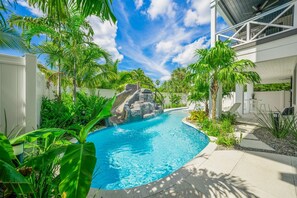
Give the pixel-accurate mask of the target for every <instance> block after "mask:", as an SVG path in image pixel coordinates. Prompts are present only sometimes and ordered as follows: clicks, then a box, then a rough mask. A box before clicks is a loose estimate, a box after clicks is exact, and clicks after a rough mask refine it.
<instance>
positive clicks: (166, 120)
mask: <svg viewBox="0 0 297 198" xmlns="http://www.w3.org/2000/svg"><path fill="white" fill-rule="evenodd" d="M186 116H187V111H185V110H177V111H171V112H167V113H164V114H162V115H160V116H158V117H155V118H152V119H148V120H143V121H140V122H133V123H129V124H124V125H120V126H117V127H109V128H106V129H103V130H99V131H97V132H95V133H93V134H90V135H89V137H88V139H87V141H88V142H94V144H95V147H96V156H97V164H96V167H95V171H94V175H93V181H92V187H93V188H100V189H105V190H118V189H126V188H132V187H136V186H140V185H143V184H147V183H150V182H153V181H156V180H158V179H161V178H163V177H165V176H167V175H169V174H171V173H172V172H174V171H176V170H177V169H179V168H180V167H182V166H183V165H184V164H186V163H187V162H188V161H190V160H191V159H192V158H193V157H194V156H196V155H197V154H198V153H199V152H200V151H201V150H202V149H204V148H205V147H206V146H207V144H208V143H209V139H208V137H207V136H206V135H204V134H203V133H201V132H199V131H197V130H196V129H194V128H192V127H189V126H187V125H186V124H183V123H182V119H183V118H184V117H186Z"/></svg>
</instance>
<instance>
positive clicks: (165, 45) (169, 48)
mask: <svg viewBox="0 0 297 198" xmlns="http://www.w3.org/2000/svg"><path fill="white" fill-rule="evenodd" d="M180 49H181V46H180V45H178V44H176V43H175V42H174V41H160V42H159V43H158V44H157V45H156V51H157V52H161V53H176V52H178V51H179V50H180Z"/></svg>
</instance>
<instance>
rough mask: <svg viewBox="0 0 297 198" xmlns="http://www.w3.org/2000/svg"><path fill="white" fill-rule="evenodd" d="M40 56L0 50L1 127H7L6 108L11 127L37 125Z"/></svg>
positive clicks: (9, 129) (33, 126)
mask: <svg viewBox="0 0 297 198" xmlns="http://www.w3.org/2000/svg"><path fill="white" fill-rule="evenodd" d="M35 74H36V57H35V56H33V55H29V54H27V55H25V56H24V57H16V56H8V55H2V54H0V130H1V131H4V127H5V121H4V109H5V110H6V115H7V122H8V124H7V127H8V131H11V130H12V129H13V128H15V127H18V128H23V131H29V130H32V128H36V121H37V120H36V115H37V111H36V110H37V109H36V92H35V91H36V78H35Z"/></svg>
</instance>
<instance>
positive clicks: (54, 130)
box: [10, 128, 67, 144]
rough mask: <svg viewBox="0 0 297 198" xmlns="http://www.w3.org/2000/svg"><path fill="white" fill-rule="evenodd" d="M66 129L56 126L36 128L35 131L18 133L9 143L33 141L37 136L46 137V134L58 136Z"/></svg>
mask: <svg viewBox="0 0 297 198" xmlns="http://www.w3.org/2000/svg"><path fill="white" fill-rule="evenodd" d="M66 132H67V131H66V130H64V129H58V128H49V129H38V130H36V131H31V132H28V133H25V134H23V135H20V136H18V137H16V138H13V139H11V140H10V143H11V144H14V143H17V142H22V141H26V142H34V141H36V140H37V139H39V138H43V139H44V138H47V137H48V136H50V135H52V136H54V137H59V136H61V135H63V134H64V133H66Z"/></svg>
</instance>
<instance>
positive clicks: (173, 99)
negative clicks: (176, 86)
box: [169, 93, 181, 105]
mask: <svg viewBox="0 0 297 198" xmlns="http://www.w3.org/2000/svg"><path fill="white" fill-rule="evenodd" d="M169 100H170V103H171V104H172V105H173V104H175V105H178V104H180V102H181V96H180V95H178V94H174V93H171V94H170V96H169Z"/></svg>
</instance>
